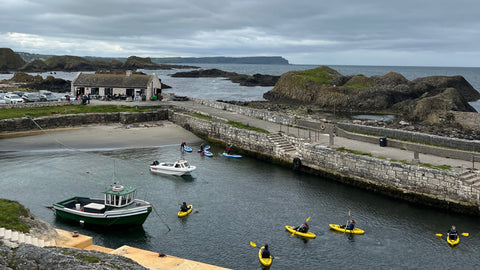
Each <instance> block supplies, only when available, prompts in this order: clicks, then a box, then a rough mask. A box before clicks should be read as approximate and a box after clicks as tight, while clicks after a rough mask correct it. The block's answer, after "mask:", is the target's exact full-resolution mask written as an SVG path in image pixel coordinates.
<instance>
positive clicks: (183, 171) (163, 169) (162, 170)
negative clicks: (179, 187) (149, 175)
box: [150, 165, 196, 176]
mask: <svg viewBox="0 0 480 270" xmlns="http://www.w3.org/2000/svg"><path fill="white" fill-rule="evenodd" d="M195 169H196V167H195V166H190V168H188V169H175V168H169V167H162V166H158V165H157V166H150V171H151V172H153V173H159V174H165V175H174V176H182V175H190V173H191V172H192V171H194V170H195Z"/></svg>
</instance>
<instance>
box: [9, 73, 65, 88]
mask: <svg viewBox="0 0 480 270" xmlns="http://www.w3.org/2000/svg"><path fill="white" fill-rule="evenodd" d="M2 83H10V84H12V85H16V86H19V85H21V87H22V88H24V89H29V90H42V89H48V90H50V91H52V92H70V83H71V82H70V81H67V80H64V79H59V78H55V77H53V76H47V77H46V78H45V79H43V77H42V76H40V75H36V76H33V75H29V74H27V73H24V72H16V73H15V74H14V75H13V77H12V78H11V79H10V80H4V81H2Z"/></svg>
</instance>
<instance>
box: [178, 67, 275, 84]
mask: <svg viewBox="0 0 480 270" xmlns="http://www.w3.org/2000/svg"><path fill="white" fill-rule="evenodd" d="M170 76H172V77H184V78H201V77H207V78H218V77H224V78H227V79H228V80H230V81H232V82H233V83H238V84H240V85H241V86H274V85H275V84H276V83H277V81H278V79H279V78H280V76H273V75H263V74H254V75H252V76H250V75H245V74H238V73H236V72H227V71H223V70H219V69H216V68H213V69H200V70H192V71H185V72H177V73H174V74H172V75H170Z"/></svg>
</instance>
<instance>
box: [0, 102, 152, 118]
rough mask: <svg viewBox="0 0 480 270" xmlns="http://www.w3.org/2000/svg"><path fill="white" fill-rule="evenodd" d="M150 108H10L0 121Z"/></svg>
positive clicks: (141, 110)
mask: <svg viewBox="0 0 480 270" xmlns="http://www.w3.org/2000/svg"><path fill="white" fill-rule="evenodd" d="M151 109H152V107H137V106H135V107H130V106H117V105H97V106H85V105H65V106H52V107H36V108H11V109H3V110H0V112H1V113H0V120H1V119H11V118H22V117H25V116H27V115H28V116H31V117H40V116H52V115H55V114H79V113H115V112H148V111H150V110H151Z"/></svg>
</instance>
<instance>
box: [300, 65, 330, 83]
mask: <svg viewBox="0 0 480 270" xmlns="http://www.w3.org/2000/svg"><path fill="white" fill-rule="evenodd" d="M296 74H297V75H295V78H296V79H297V80H300V81H303V80H309V81H313V82H316V83H320V84H330V83H331V81H332V79H333V77H332V76H331V75H330V74H328V73H327V72H325V70H324V69H321V68H316V69H308V70H301V71H297V72H296Z"/></svg>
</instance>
